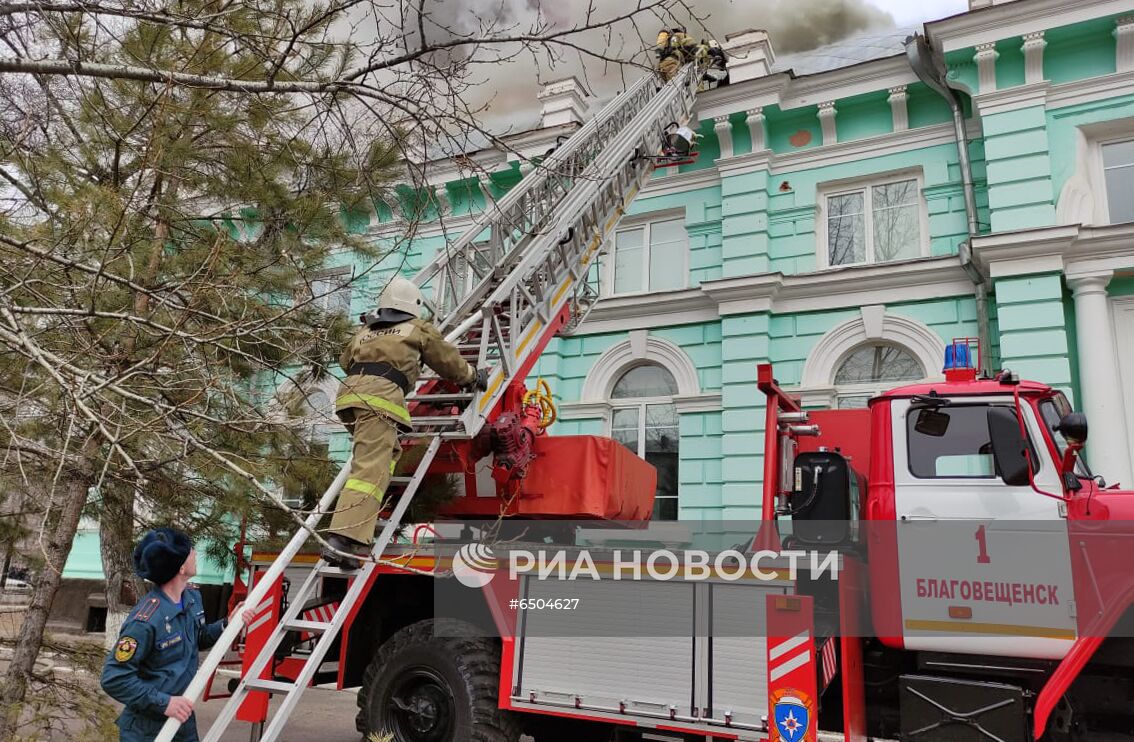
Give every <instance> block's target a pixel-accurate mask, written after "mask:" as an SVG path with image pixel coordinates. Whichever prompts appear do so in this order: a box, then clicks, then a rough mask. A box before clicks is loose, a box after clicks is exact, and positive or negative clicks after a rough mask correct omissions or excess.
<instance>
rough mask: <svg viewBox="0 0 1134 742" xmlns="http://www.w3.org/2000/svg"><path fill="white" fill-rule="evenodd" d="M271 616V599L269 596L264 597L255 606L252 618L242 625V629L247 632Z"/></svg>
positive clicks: (256, 627)
mask: <svg viewBox="0 0 1134 742" xmlns="http://www.w3.org/2000/svg"><path fill="white" fill-rule="evenodd" d="M271 617H272V599H271V598H270V597H268V598H264V600H262V601H261V602H260V605H258V606H256V610H255V615H254V616H253V617H252V620H251V621H249V622H248V623H247V624H245V626H244V630H245V631H248V632H252V631H255V630H256V629H258V628H259V627H260V626H262V625H263V624H264V623H265V622H266V621H267V620H268V619H270V618H271Z"/></svg>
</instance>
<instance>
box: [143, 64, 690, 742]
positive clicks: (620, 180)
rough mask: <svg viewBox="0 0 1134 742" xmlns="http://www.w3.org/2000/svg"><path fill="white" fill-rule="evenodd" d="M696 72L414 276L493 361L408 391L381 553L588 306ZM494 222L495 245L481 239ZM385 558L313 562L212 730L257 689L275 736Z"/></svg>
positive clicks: (466, 345)
mask: <svg viewBox="0 0 1134 742" xmlns="http://www.w3.org/2000/svg"><path fill="white" fill-rule="evenodd" d="M700 76H701V73H700V70H698V69H696V68H695V67H694V66H693V65H691V64H690V65H687V66H686V67H685V68H684V69H683V70H682V71H681V73H680V74H678V75H677V76H676V77H675V78H674V79H673V80H671V81H670V82H668V83H666V84H665V85H664V86H663V87H661V88H660V89H659V88H658V86H657V79H656V78H655V77H654V76H653V75H648V76H646V77H643V78H642V79H641V80H639V81H638V82H637V83H635V84H634V85H632V86H631V87H630V88H628V89H627V90H626V91H624V92H623V93H621V94H620V95H618V96H617V97H616V98H614V99H613V100H612V101H611V102H610V103H608V104H607V105H606V106H605V107H604V108H603V110H602V111H601V112H600V113H599V114H598V115H597V116H596V117H595V118H594V119H593V120H592V121H590V122H589V123H588V124H586V125H585V126H583V127H582V128H581V129H580V130H579V131H578V132H576V133H575V134H573V135H572V136H571V137H570V138H569V139H567V140H566V141H565V142H564V143H563V144H562V145H561V146H559V147H557V148H556V149H555V150H554V151H552V152H550V153H549V154H548V155H547V156H546V158H545V159H544V160H543V161H542V162H541V163H540V164H539V165H538V166H537V167H536V169H535V171H534V172H531V173H530V174H528V175H527V176H525V177H524V178H523V179H522V180H521V181H520V182H519V183H518V184H517V185H516V186H515V187H514V188H513V189H512V190H511V191H510V192H509V193H508V194H507V195H506V196H504V197H503V198H501V199H500V200H499V201H498V202H496V203H490V204H489V205H488V207H487V208H486V210H485V212H484V213H483V214H482V215H481V216H480V217H479V218H478V219H477V220H476V222H475V223H474V224H473V225H472V226H471V227H469V229H468V230H466V231H465V233H464V234H463V235H462V236H461V237H460V238H459V239H458V240H456V241H455V242H453V243H452V244H451V245H450V246H448V247H447V248H446V249H445V250H443V251H442V252H441V253H440V254H439V255H438V256H437V257H436V258H435V259H434V260H433V261H431V262H430V263H429V264H428V265H427V266H426V267H425V268H424V269H423V270H422V271H421V272H420V273H419V274H418V275H417V276H416V277H415V278H414V282H415V283H417V284H418V285H419V286H422V287H423V288H429V289H432V291H433V298H434V303H435V304H436V305H437V306H438V307H439V309H440V310H447V311H443V312H442V317H441V318H440V320H439V322H438V326H439V328H440V329H441V331H442V333H443V334H444V335H445V337H446V339H447V340H449V341H450V342H453V343H455V344H457V346H458V347H459V348H460V349H461V351H462V353H463V354H464V355H465V356H466V358H468V360H469V361H470V362H471V363H473V365H475V366H476V367H477V368H485V367H490V368H491V369H492V372H491V375H490V377H489V383H488V389H487V391H485V392H483V393H479V394H471V393H445V392H441V391H437V387H438V386H439V381H438V379H437V377H436V376H430V375H428V374H427V375H425V376H423V377H422V378H421V380H420V381H419V383H418V387H417V389H416V390H415V393H414V394H413V395H411V396H410V397H409V398H407V405H408V407H409V409H410V414H411V416H412V417H413V422H414V431H413V432H412V433H411V434H409V435H410V436H412V437H414V438H417V439H418V441H417V442H416V445H424V446H425V447H426V448H425V451H424V455H423V456H422V457H421V459H420V461H419V463H418V464H417V465H416V468H415V471H414V472H413V474H412V475H410V476H403V477H395V478H394V480H393V481H392V482H391V488H394V487H398V488H401V494H400V496H399V497H398V499H397V504H396V505H395V507H394V510H393V512H392V513H391V514H390V516H389V519H388V520H386V521H384V522H383V523H382V525H383V527H382V530H381V532H380V534H379V535H378V538H377V539H376V541H375V544H374V548H373V551H372V557H373V558H374V559H375V560H376V559H380V558H381V557H382V555H383V554H384V553H385V551H386V548H387V546H388V545H389V544H390V541H391V540H392V539H393V536H394V533H395V531H397V529H398V527H399V526H400V524H401V523H402V519H403V517H404V516H405V513H406V510H407V508H408V507H409V503H410V501H411V500H412V498H413V495H414V494H415V493H416V492H417V489H418V487H419V485H420V484H421V481H422V479H423V478H424V477H425V475H426V473H427V471H428V469H429V465H430V464H431V462H432V461H433V458H434V456H435V455H436V454H437V451H438V449H439V448H440V446H441V442H442V440H443V439H445V438H471V437H472V436H475V435H476V434H477V433H478V432H479V431H480V429H481V427H482V426H483V424H484V423H485V421H486V419H487V415H488V413H490V412H491V411H492V410H493V409H494V408H495V407H496V405H497V403H498V402H499V401H500V399H501V397H502V395H503V394H504V391H505V390H506V389H507V388H508V386H509V384H510V383H511V382H512V381H514V380H522V379H523V378H524V377H525V376H526V375H527V373H528V372H529V371H530V370H531V367H532V365H533V364H534V363H535V360H536V358H537V357H538V356H539V354H540V352H542V350H543V348H544V347H545V346H546V344H547V342H548V341H549V340H550V339H551V337H553V336H554V335H555V334H556V333H557V332H560V331H561V330H563V329H564V328H568V329H570V328H571V327H574V326H575V325H577V324H578V323H579V322H581V321H582V319H583V318H584V317H585V316H586V313H587V312H588V311H589V310H590V307H591V305H592V304H593V303H594V301H595V299H596V298H597V296H598V271H597V270H596V269H595V265H594V264H595V263H596V259H597V257H598V255H599V253H600V251H601V248H602V247H603V245H604V243H605V240H606V239H607V238H608V237H609V236H610V234H611V231H612V230H613V229H614V227H615V225H617V223H618V221H619V219H620V218H621V216H622V214H623V213H624V212H625V209H626V208H627V207H628V206H629V204H630V202H631V201H633V199H634V197H635V196H636V195H637V193H638V191H639V190H640V189H641V188H642V186H643V185H644V184H645V182H646V180H647V179H648V178H649V177H650V174H651V173H652V171H653V169H654V160H653V159H652V157H651V156H653V155H655V154H656V153H658V152H660V151H661V148H662V137H663V129H664V128H665V126H666V125H667V124H669V123H670V122H673V121H684V120H686V119H687V118H688V117H689V116H690V115H691V113H692V108H693V104H694V100H695V96H696V91H697V86H698V84H699V82H700ZM486 231H487V232H488V235H489V238H488V242H487V244H485V243H484V242H483V241H482V240H483V236H484V233H485V232H486ZM348 472H349V462H348V463H347V465H346V466H344V467H343V469H342V471H340V472H339V475H338V476H337V477H336V478H335V481H334V482H332V484H331V486H330V487H329V488H328V489H327V491H326V492H325V493H324V494H323V497H322V498H321V499H320V501H319V505H318V508H317V509H316V510H315V511H313V512H312V513H311V514H310V515H309V516H308V517H307V519H306V521H305V524H304V528H302V529H300V530H299V531H297V532H296V534H295V535H294V536H293V537H292V539H291V541H290V542H289V543H288V544H287V546H286V547H285V548H284V549H283V551H281V552H280V555H279V556H278V557H277V558H276V560H275V562H273V564H272V565H271V567H270V568H269V569H268V570H267V572H266V573H265V574H264V575H263V576H262V577H261V579H260V580H259V582H257V584H256V586H255V587H253V589H252V591H251V592H250V593H249V596H248V601H247V605H249V606H260V605H262V604H264V603H265V602H266V601H267V599H268V592H269V590H270V588H271V586H272V585H273V584H274V583H275V582H277V581H278V580H279V579H280V577H281V576H282V575H283V572H284V569H285V568H286V567H287V566H288V565H289V564H290V563H291V561H292V560H293V559H294V558H295V556H296V555H297V554H298V553H299V551H300V549H302V548H303V546H304V544H305V543H306V542H307V540H308V538H309V536H310V533H311V531H312V530H313V529H314V528H315V527H316V526H317V524H318V522H319V520H320V515H321V513H323V512H326V511H327V510H329V509H330V508H331V507H332V505H333V503H334V501H335V498H336V497H337V495H338V493H339V490H341V489H342V486H343V483H344V482H345V481H346V478H347V475H348ZM376 567H377V563H376V562H375V561H367V562H366V563H364V565H363V566H362V568H361V569H360V570H357V571H344V570H341V569H338V568H335V567H331V566H330V565H328V564H327V563H326V562H324V561H322V560H320V561H319V562H318V563H317V564H316V565H315V567H314V568H313V569H312V570H311V571H310V572H309V573H308V575H307V576H306V578H305V579H304V580H303V582H302V584H301V586H300V588H299V590H298V592H297V593H295V594H294V595H291V596H289V597H290V603H289V606H288V608H287V610H286V611H285V612H284V614H283V615H282V616H281V617H280V620H279V622H278V624H277V625H276V627H275V629H274V630H273V632H272V634H271V636H270V638H269V639H268V641H267V643H266V644H265V645H264V646H263V647H262V648H261V649H260V652H259V654H258V655H257V656H256V658H255V659H254V661H253V662H252V665H251V667H249V668H248V671H247V672H246V673H245V676H244V678H242V679H241V680H240V681H239V683H238V684H237V687H236V688H235V690H234V691H233V694H232V696H231V697H230V698H229V699H228V701H227V702H226V704H225V707H224V709H223V710H222V711H221V713H220V715H219V716H218V717H217V719H216V721H215V722H214V723H213V725H212V727H211V728H210V729H209V731H208V733H207V734H206V735H205V737H204V739H205V742H215V741H216V740H219V739H220V737H221V735H222V734H223V733H224V731H225V730H226V729H227V728H228V727H229V725H230V724H231V723H232V721H233V719H234V718H235V717H236V712H237V710H238V708H239V707H240V705H241V703H242V702H243V701H244V700H245V699H246V698H248V695H249V694H250V693H252V692H256V691H264V692H268V693H272V694H278V695H282V696H283V697H284V698H283V701H282V702H281V703H280V704H279V705H278V707H277V708H276V710H275V713H274V714H273V715H272V717H271V718H270V720H269V721H268V722H267V725H266V727H265V728H264V729H263V731H262V735H261V736H260V739H262V740H275V739H276V738H277V737H278V736H279V734H280V732H281V731H282V730H283V728H284V725H285V724H286V723H287V720H288V718H289V716H290V715H291V713H292V711H294V709H295V707H296V705H297V704H298V702H299V698H300V696H301V694H302V693H303V691H304V690H305V689H306V688H307V686H308V685H310V684H311V682H312V680H313V678H314V677H315V674H316V672H318V670H319V667H320V665H321V664H322V661H323V657H324V656H325V655H326V654H327V651H328V650H329V649H330V647H331V644H332V643H333V642H334V640H335V637H336V636H337V635H338V633H339V631H340V630H341V629H342V627H343V625H344V624H345V623H346V620H347V617H348V616H349V615H350V613H351V609H352V608H353V607H354V605H355V604H356V603H357V601H358V600H359V598H361V597H362V596H363V595H364V593H365V589H366V585H367V584H368V583H369V579H370V577H371V573H372V572H373V570H374V569H376ZM330 575H335V576H349V577H352V578H353V579H352V580H351V583H350V587H349V588H348V590H347V592H346V594H345V595H344V596H343V597H342V599H341V601H340V602H339V605H338V607H337V609H336V610H335V612H334V615H333V617H332V618H331V620H330V621H309V620H303V616H302V611H303V607H304V604H305V603H306V602H307V601H308V599H309V598H311V597H313V596H314V595H315V594H316V592H317V590H318V587H319V584H320V580H321V578H322V577H324V576H330ZM242 625H243V622H242V620H241V619H240V618H239V617H237V619H236V620H234V621H233V622H232V623H231V624H230V625H229V626H228V627H227V628H226V629H225V631H224V633H223V634H222V635H221V637H220V639H219V640H218V641H217V643H216V645H215V646H214V647H213V649H212V650H211V651H210V652H209V654H208V656H207V657H206V658H205V661H204V662H203V663H202V664H201V667H200V669H199V670H198V672H197V674H196V675H195V676H194V678H193V681H192V682H191V683H190V685H189V688H188V689H187V690H186V691H185V696H187V697H188V698H190V699H191V700H193V701H196V700H198V699H199V698H200V697H201V694H202V692H203V691H204V689H205V686H206V684H207V683H208V681H209V679H210V678H211V677H212V675H213V673H214V672H215V671H216V669H217V667H218V666H219V664H220V662H221V660H222V659H223V657H224V655H225V654H226V653H227V652H228V650H229V648H230V647H231V646H232V643H233V642H234V640H235V639H236V638H237V636H238V635H239V633H240V631H241V629H242ZM289 632H307V633H309V634H313V635H317V636H318V639H317V640H316V641H315V642H314V646H313V648H312V649H311V652H310V654H308V655H307V656H306V659H305V661H304V663H303V666H302V668H301V669H300V671H299V672H298V674H297V676H296V678H295V681H294V682H292V681H278V680H275V679H271V678H267V679H265V678H264V676H265V674H266V671H267V670H268V668H269V665H270V664H271V661H272V658H273V656H274V654H275V652H276V650H277V649H278V648H279V646H280V645H281V643H282V642H283V640H284V637H285V636H286V635H287V634H288V633H289ZM179 726H180V725H179V723H178V722H177V721H176V720H174V719H170V720H168V721H166V723H165V726H164V727H162V731H161V733H160V734H159V735H158V737H157V740H158V742H170V740H172V739H173V736H174V734H175V733H176V731H177V728H178V727H179Z"/></svg>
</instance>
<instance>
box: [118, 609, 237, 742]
mask: <svg viewBox="0 0 1134 742" xmlns="http://www.w3.org/2000/svg"><path fill="white" fill-rule="evenodd" d="M224 626H225V621H224V620H223V619H222V620H220V621H214V622H213V623H209V624H207V623H205V609H204V606H203V605H202V603H201V594H200V593H199V592H197V591H196V590H194V589H192V588H189V589H186V590H185V592H183V593H182V594H181V606H178V605H177V604H176V603H174V602H173V601H171V600H170V599H169V596H168V595H166V594H165V593H163V592H162V591H161V590H160V589H158V588H155V589H153V590H151V591H150V592H148V593H146V595H145V597H143V598H142V599H141V601H139V603H138V605H136V606H134V610H132V611H131V612H130V615H129V617H127V619H126V621H125V622H124V623H123V624H122V630H121V631H120V632H119V634H118V641H117V642H116V643H115V645H114V649H113V650H111V652H110V654H109V655H108V656H107V658H106V662H105V663H104V664H103V667H102V688H103V690H105V691H106V692H107V693H108V694H110V696H111V697H112V698H114V699H115V700H117V701H119V702H121V703H122V704H124V705H125V706H126V708H125V709H123V711H122V716H120V717H119V720H118V724H119V726H120V727H121V728H123V732H124V733H125V731H126V727H127V726H129V724H130V721H131V720H133V719H135V718H137V721H139V722H142V721H152V722H159V723H160V722H164V721H165V716H164V712H165V707H166V706H167V705H168V704H169V698H170V696H177V695H181V694H182V693H184V692H185V689H186V688H188V687H189V681H191V680H192V679H193V675H194V673H196V671H197V664H198V656H197V653H198V650H200V649H207V648H208V647H211V646H212V645H213V643H214V642H216V640H217V638H218V637H219V636H220V635H221V632H222V631H224ZM189 723H192V720H190V722H189ZM145 726H150V725H149V724H146V725H145ZM159 727H160V724H159Z"/></svg>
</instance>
